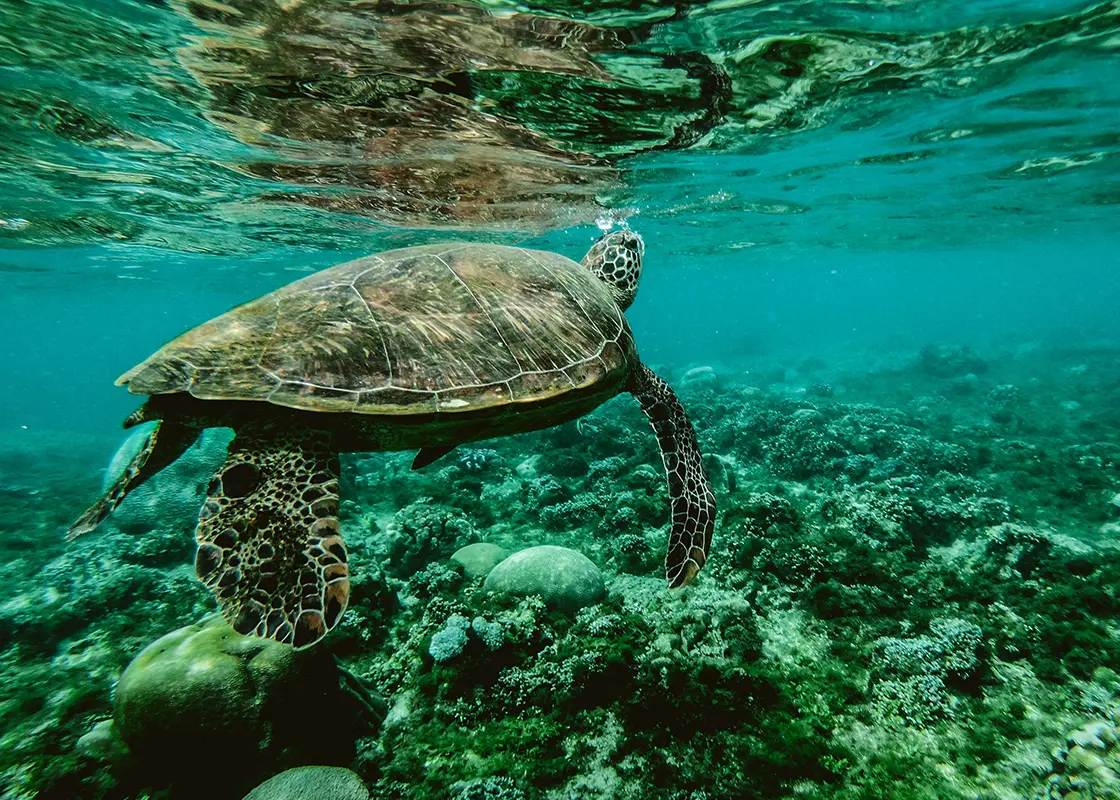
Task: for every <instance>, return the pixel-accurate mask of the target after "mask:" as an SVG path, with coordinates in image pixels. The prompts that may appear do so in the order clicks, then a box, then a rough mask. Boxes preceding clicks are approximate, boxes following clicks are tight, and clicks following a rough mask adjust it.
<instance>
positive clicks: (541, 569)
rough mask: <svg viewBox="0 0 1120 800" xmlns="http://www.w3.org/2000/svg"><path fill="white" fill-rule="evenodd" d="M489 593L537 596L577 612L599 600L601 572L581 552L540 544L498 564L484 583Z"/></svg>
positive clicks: (602, 591) (601, 589)
mask: <svg viewBox="0 0 1120 800" xmlns="http://www.w3.org/2000/svg"><path fill="white" fill-rule="evenodd" d="M483 586H484V587H485V589H486V590H487V591H488V592H493V593H496V594H511V595H516V596H518V597H527V596H529V595H539V596H540V597H541V598H542V599H543V600H544V601H545V603H547V604H548V605H550V606H552V607H554V608H559V609H561V610H563V611H576V610H578V609H580V608H583V607H584V606H589V605H592V604H593V603H597V602H598V601H599V600H601V599H602V597H603V595H604V594H605V592H606V588H605V587H604V585H603V573H602V572H600V571H599V568H598V567H597V566H595V564H594V563H593V562H592V561H591V559H589V558H588V557H587V556H585V555H584V554H583V553H577V552H576V551H575V550H569V549H568V548H567V547H555V546H553V545H541V546H539V547H530V548H528V549H526V550H520V551H518V552H516V553H514V554H513V555H512V556H510V557H509V558H507V559H506V560H505V561H503V562H501V563H500V564H498V565H497V566H496V567H494V569H492V570H491V571H490V574H489V575H487V576H486V583H485V584H483Z"/></svg>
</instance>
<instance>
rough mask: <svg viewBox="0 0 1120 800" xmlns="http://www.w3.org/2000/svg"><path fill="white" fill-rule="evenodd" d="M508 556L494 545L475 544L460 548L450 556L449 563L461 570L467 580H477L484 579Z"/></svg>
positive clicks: (485, 543)
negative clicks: (456, 565)
mask: <svg viewBox="0 0 1120 800" xmlns="http://www.w3.org/2000/svg"><path fill="white" fill-rule="evenodd" d="M507 555H509V554H508V553H507V552H506V551H505V550H503V549H502V548H500V547H498V545H496V544H488V543H487V542H477V543H475V544H468V545H467V546H466V547H460V548H459V549H458V550H456V551H455V552H454V553H453V554H452V555H451V562H452V563H453V564H458V565H459V566H460V567H462V568H463V574H464V575H466V576H467V577H468V578H472V579H474V580H478V579H479V578H485V577H486V576H487V575H489V574H490V570H492V569H494V567H496V566H497V565H498V564H499V563H501V562H502V561H503V560H504V559H505V557H506V556H507Z"/></svg>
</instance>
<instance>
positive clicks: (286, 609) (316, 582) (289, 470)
mask: <svg viewBox="0 0 1120 800" xmlns="http://www.w3.org/2000/svg"><path fill="white" fill-rule="evenodd" d="M338 477H339V465H338V456H337V454H336V453H335V451H334V447H333V446H332V441H331V437H330V435H329V434H327V433H323V432H319V431H309V430H299V429H295V428H292V427H289V426H276V425H270V424H267V423H252V424H250V425H245V426H241V427H239V428H238V429H237V435H236V436H235V438H234V440H233V442H232V443H231V444H230V449H229V456H228V458H227V459H226V462H225V463H224V464H223V465H222V468H221V470H219V472H218V474H217V475H215V476H214V479H213V480H212V481H211V482H210V488H209V489H208V491H207V495H208V497H207V500H206V503H205V504H204V505H203V507H202V512H201V513H200V514H199V518H198V528H197V529H196V531H195V537H196V539H197V540H198V552H197V553H196V555H195V572H196V573H197V574H198V577H199V579H200V580H201V581H202V582H203V583H205V584H206V585H207V586H208V587H209V588H210V590H211V591H212V592H213V593H214V594H215V595H216V596H217V598H218V605H219V606H220V607H221V610H222V613H223V614H224V615H225V618H226V619H227V620H228V621H229V623H230V625H232V626H233V628H234V629H235V630H236V631H237V632H238V633H243V634H255V635H257V636H263V637H266V638H269V639H275V640H276V641H279V642H284V643H286V644H291V645H294V646H296V647H307V646H308V645H311V644H314V643H315V642H317V641H319V640H320V639H322V638H323V637H324V636H325V635H326V634H327V632H328V631H329V630H330V629H331V628H333V627H334V626H335V625H336V624H337V623H338V621H339V619H340V618H341V617H342V613H343V611H345V610H346V604H347V601H348V599H349V596H350V571H349V567H348V566H347V563H346V547H345V545H344V544H343V542H342V533H341V530H340V527H339V523H338V503H339V501H338Z"/></svg>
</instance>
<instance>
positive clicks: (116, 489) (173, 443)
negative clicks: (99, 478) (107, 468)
mask: <svg viewBox="0 0 1120 800" xmlns="http://www.w3.org/2000/svg"><path fill="white" fill-rule="evenodd" d="M136 416H137V415H136V414H134V415H133V417H136ZM133 417H129V420H132V419H133ZM197 438H198V429H197V428H194V427H191V426H188V425H180V424H179V423H176V422H172V421H168V420H158V421H157V422H156V426H155V427H154V428H153V429H152V432H151V434H149V435H148V440H147V441H146V442H144V446H143V447H141V448H140V451H139V452H138V453H137V454H136V455H135V456H133V458H132V461H130V462H129V463H128V466H126V467H125V468H124V472H122V473H121V474H120V475H119V476H118V477H117V479H116V480H115V481H113V483H112V485H110V486H109V488H108V489H106V490H105V494H103V495H102V496H101V498H100V499H99V500H98V501H97V502H96V503H94V504H93V505H92V506H90V507H89V508H88V509H86V511H85V513H84V514H82V515H81V516H80V517H78V519H77V520H75V522H74V524H73V525H71V526H70V530H68V531H67V532H66V540H67V541H71V540H73V539H76V538H78V537H79V536H81V535H82V534H86V533H90V532H92V531H93V530H95V529H96V528H97V526H98V525H100V524H101V523H102V522H104V521H105V519H106V518H107V517H108V516H109V515H110V514H112V513H113V510H114V509H115V508H116V507H117V506H119V505H120V504H121V501H123V500H124V498H125V497H126V496H127V495H128V493H129V492H131V491H132V490H133V489H135V488H136V487H137V486H139V485H140V484H142V483H143V482H144V481H146V480H148V478H150V477H152V476H153V475H155V474H156V473H157V472H159V471H160V470H162V469H163V468H164V467H166V466H168V465H170V464H171V463H172V462H173V461H175V460H176V459H178V458H179V456H181V455H182V454H183V452H184V451H186V449H187V448H188V447H190V446H191V444H193V443H194V440H195V439H197Z"/></svg>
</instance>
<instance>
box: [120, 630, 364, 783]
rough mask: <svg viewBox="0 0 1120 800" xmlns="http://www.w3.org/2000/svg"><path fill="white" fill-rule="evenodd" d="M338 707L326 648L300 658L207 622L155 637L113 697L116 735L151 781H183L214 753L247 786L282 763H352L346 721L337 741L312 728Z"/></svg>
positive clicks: (191, 777) (338, 728)
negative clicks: (235, 769)
mask: <svg viewBox="0 0 1120 800" xmlns="http://www.w3.org/2000/svg"><path fill="white" fill-rule="evenodd" d="M342 705H343V699H342V692H341V690H340V688H339V681H338V670H337V667H336V666H335V664H334V660H333V658H332V656H331V654H330V653H329V652H328V651H327V650H326V649H325V648H320V649H319V651H316V650H314V649H313V650H310V651H297V650H294V649H293V648H292V647H290V646H288V645H283V644H280V643H278V642H275V641H273V640H271V639H261V638H258V637H255V636H242V635H240V634H238V633H237V632H235V631H234V630H233V629H232V628H230V627H229V626H228V625H227V624H226V623H225V621H224V620H222V618H221V617H220V616H218V615H214V616H212V617H209V618H207V619H206V620H204V621H202V622H200V623H197V624H195V625H188V626H187V627H185V628H180V629H179V630H177V631H174V632H172V633H169V634H167V635H166V636H164V637H162V638H161V639H157V640H156V641H154V642H152V644H150V645H148V646H147V647H146V648H144V650H142V651H141V652H140V654H139V655H138V656H136V658H134V659H133V660H132V662H131V663H130V664H129V665H128V667H127V668H126V669H125V671H124V672H123V673H122V674H121V677H120V680H119V681H118V682H117V688H116V691H115V693H114V695H113V719H114V724H113V729H114V730H115V731H116V732H117V734H119V736H120V738H121V739H122V740H123V741H124V743H125V744H126V745H127V746H128V749H129V751H130V752H131V753H132V754H133V756H135V757H136V759H137V760H138V762H139V763H141V764H143V765H144V769H145V770H146V771H148V772H150V773H151V777H152V779H154V780H157V781H160V782H163V781H166V782H169V783H172V782H173V783H189V782H191V781H192V780H194V779H196V778H197V777H201V774H202V773H204V772H205V770H200V769H199V765H200V764H207V763H210V762H211V761H212V760H213V758H214V757H215V754H219V753H220V754H221V756H222V758H223V760H224V762H225V763H227V764H237V765H238V767H239V769H240V771H241V775H242V776H244V777H245V778H246V779H248V780H254V779H255V780H259V777H256V776H259V775H260V772H259V770H262V769H265V768H268V767H270V766H272V765H273V764H276V765H277V766H281V765H280V764H279V760H280V759H287V758H292V757H298V758H300V760H303V761H304V763H306V762H307V761H308V760H310V761H313V762H314V761H319V762H320V763H345V762H346V761H347V760H349V758H350V757H351V756H352V755H353V738H352V736H350V737H347V732H346V724H345V722H344V721H342V720H340V721H339V723H338V724H337V726H336V731H337V734H338V735H337V736H334V737H329V736H323V735H322V731H321V726H320V725H317V724H310V722H311V721H316V720H320V719H323V720H326V719H330V718H331V717H332V714H334V713H335V712H336V710H337V709H339V708H340V707H341V706H342ZM288 763H289V764H290V763H291V762H290V761H289V762H288ZM296 763H299V762H298V761H297V762H296ZM230 778H231V780H234V781H235V780H236V779H237V776H235V775H231V776H230ZM250 785H251V784H250Z"/></svg>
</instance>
